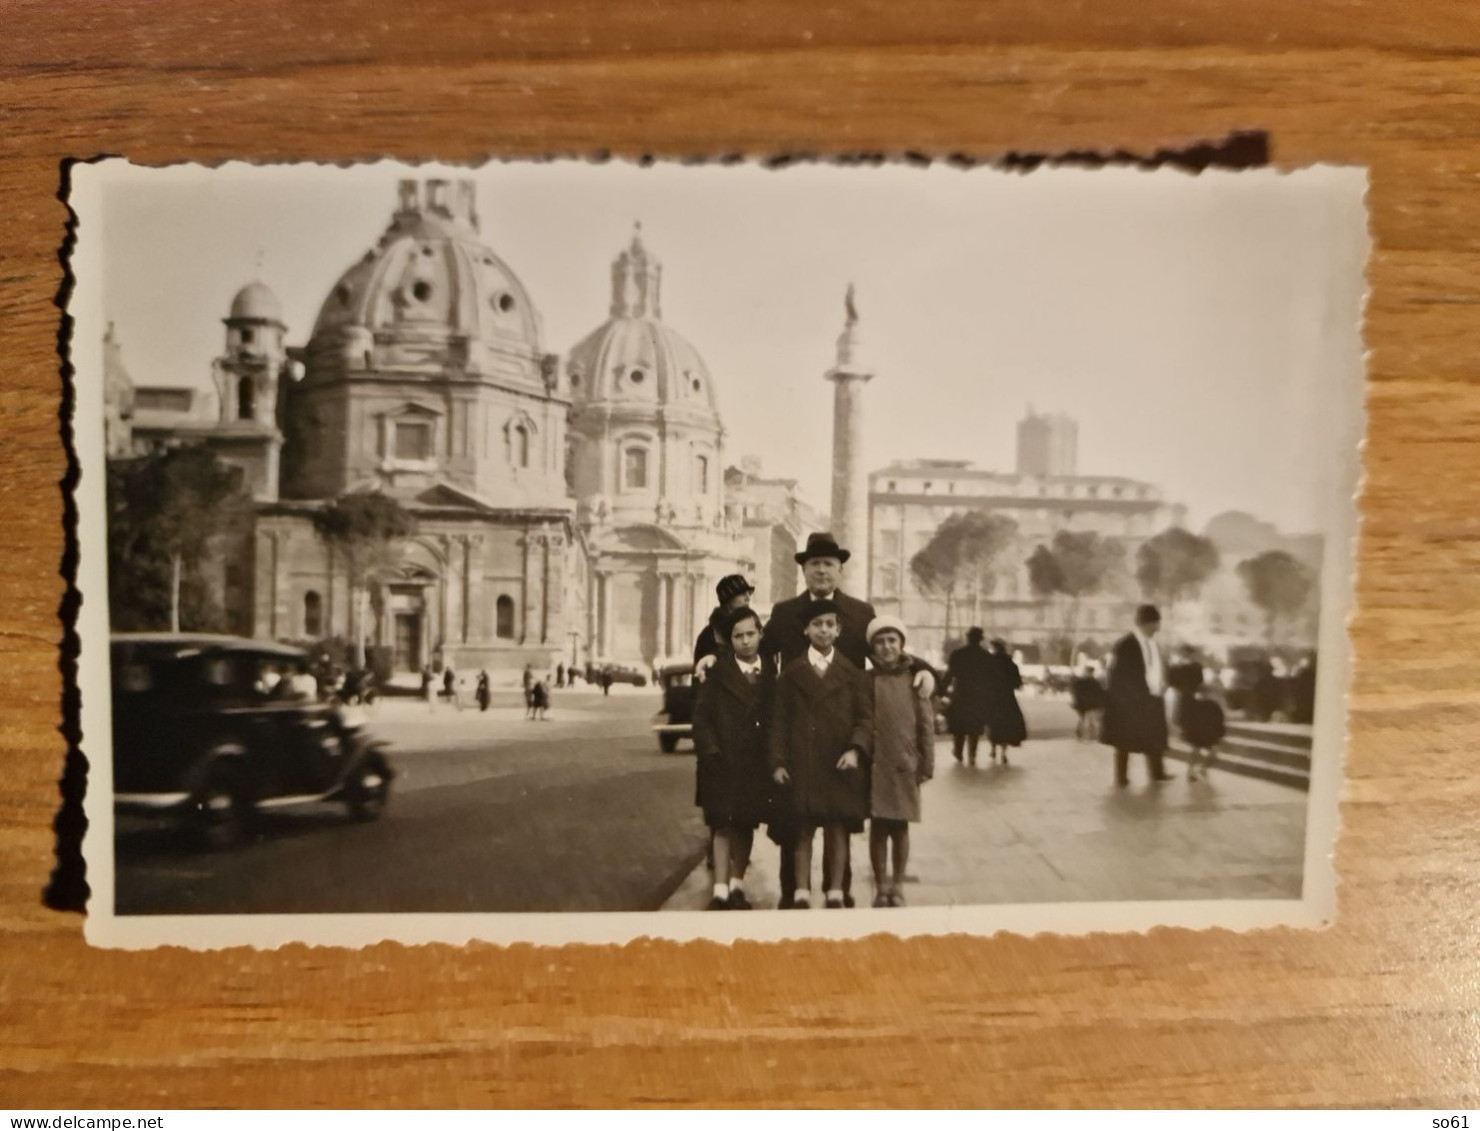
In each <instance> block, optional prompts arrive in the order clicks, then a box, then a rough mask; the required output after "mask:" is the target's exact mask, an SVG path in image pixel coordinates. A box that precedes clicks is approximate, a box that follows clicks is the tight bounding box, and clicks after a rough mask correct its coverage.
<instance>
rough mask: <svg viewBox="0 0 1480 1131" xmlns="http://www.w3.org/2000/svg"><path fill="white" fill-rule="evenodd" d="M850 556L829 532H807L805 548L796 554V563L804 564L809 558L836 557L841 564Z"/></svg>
mask: <svg viewBox="0 0 1480 1131" xmlns="http://www.w3.org/2000/svg"><path fill="white" fill-rule="evenodd" d="M852 556H853V555H852V554H850V553H849V552H848V551H847V550H845V549H843V547H841V546H839V545H838V543H837V541H836V540H835V539H834V538H833V536H832V535H831V534H808V535H807V548H806V549H805V550H803V551H801V552H800V553H799V554H797V555H796V560H797V565H805V564H806V562H807V561H808V560H809V559H811V558H837V559H838V562H839V564H841V563H843V562H846V561H847V560H848V559H849V558H851V557H852Z"/></svg>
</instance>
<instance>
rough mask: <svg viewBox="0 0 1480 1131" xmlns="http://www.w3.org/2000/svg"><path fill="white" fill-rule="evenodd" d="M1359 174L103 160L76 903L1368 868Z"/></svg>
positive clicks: (87, 314)
mask: <svg viewBox="0 0 1480 1131" xmlns="http://www.w3.org/2000/svg"><path fill="white" fill-rule="evenodd" d="M1365 189H1366V178H1365V175H1364V173H1363V172H1362V171H1361V170H1357V169H1348V168H1335V167H1316V168H1310V169H1302V170H1294V171H1283V172H1282V171H1275V170H1245V171H1238V172H1235V171H1224V170H1208V171H1205V172H1203V173H1201V174H1197V175H1193V174H1188V173H1184V172H1180V171H1176V170H1173V169H1159V170H1154V171H1148V170H1144V169H1134V168H1120V167H1113V166H1112V167H1108V168H1102V169H1095V170H1090V169H1082V168H1070V167H1057V168H1056V167H1045V168H1041V169H1039V170H1037V171H1034V172H1032V173H1026V174H1025V173H1021V172H1009V171H1005V170H1000V169H994V168H990V167H976V168H962V167H959V166H956V165H949V164H934V165H930V166H928V167H922V166H920V165H917V164H904V163H899V164H888V163H886V164H880V165H834V164H828V163H821V162H819V163H799V164H793V165H788V166H786V167H784V168H767V167H765V166H763V165H761V164H757V163H738V164H737V163H722V164H679V163H665V162H657V163H648V164H629V163H624V162H616V161H611V162H581V161H570V160H562V161H549V162H506V163H490V164H488V165H485V166H482V167H479V168H444V167H438V166H405V165H396V164H394V163H391V162H379V163H375V164H367V165H362V166H357V167H353V168H332V167H327V166H313V165H287V166H251V165H245V164H228V165H225V166H222V167H220V168H215V169H210V168H205V167H198V166H179V167H171V168H145V167H140V166H135V165H132V164H129V163H128V162H126V161H123V160H107V161H102V162H98V163H94V164H90V165H79V166H77V167H76V168H75V169H74V171H73V191H72V195H71V199H70V201H69V203H70V205H71V207H72V208H73V210H74V212H75V214H76V218H77V228H76V245H75V248H74V250H73V253H72V256H71V259H70V263H69V266H70V269H71V272H72V275H73V279H74V282H75V290H74V292H73V295H72V298H71V302H70V305H69V314H70V315H71V316H72V319H73V323H72V327H71V337H70V343H69V356H70V360H71V364H72V367H73V370H74V374H75V376H74V380H75V385H76V398H75V412H74V416H73V419H72V422H71V424H72V429H73V437H74V444H75V448H76V452H77V458H78V461H79V465H80V468H81V477H80V480H79V486H78V488H77V492H76V501H77V507H78V513H79V544H80V565H79V573H78V588H79V590H80V591H81V594H82V598H83V603H82V612H81V615H80V620H79V625H78V631H79V634H80V637H81V641H82V653H81V660H80V668H79V671H80V675H79V679H80V684H81V694H82V712H83V714H82V723H83V734H84V739H83V748H84V753H86V755H87V757H88V759H89V764H90V767H91V769H90V777H89V785H88V795H87V812H88V817H89V822H90V825H89V830H88V835H87V839H86V842H85V853H86V857H87V863H88V870H89V871H88V878H89V882H90V884H91V888H92V902H91V905H90V908H89V924H88V936H89V938H90V939H91V940H92V941H93V942H95V943H99V944H103V945H114V946H130V947H138V946H154V945H163V944H175V945H189V946H219V945H232V944H238V943H252V944H256V945H279V944H282V943H286V942H291V941H307V942H317V943H346V944H350V945H358V944H364V943H371V942H375V941H378V940H380V939H399V940H403V941H406V942H420V941H450V942H462V941H464V940H468V939H484V940H490V941H495V942H514V941H536V942H549V943H563V942H608V941H626V940H630V939H635V938H639V937H643V936H663V937H672V938H713V939H718V940H731V939H742V938H749V939H760V940H765V939H780V938H793V937H807V936H818V937H857V936H863V935H867V934H872V933H877V932H891V933H896V934H920V933H945V932H957V931H965V932H977V933H990V932H994V931H998V930H1011V931H1018V932H1023V933H1036V932H1039V931H1070V932H1082V931H1091V930H1144V929H1147V928H1150V927H1153V926H1157V925H1183V926H1193V927H1203V926H1226V927H1234V928H1249V927H1256V926H1268V925H1276V924H1293V925H1299V926H1308V927H1316V926H1320V925H1322V924H1323V923H1326V922H1328V921H1329V920H1330V917H1331V915H1332V914H1333V913H1334V907H1335V895H1334V877H1333V875H1332V872H1331V865H1330V859H1329V857H1330V852H1331V848H1332V845H1333V844H1334V838H1335V832H1336V825H1335V822H1336V798H1337V794H1338V792H1339V790H1340V786H1341V780H1342V777H1341V774H1342V766H1341V762H1342V756H1343V749H1344V740H1345V689H1346V684H1347V678H1348V672H1349V645H1348V642H1347V638H1346V625H1345V622H1346V617H1347V615H1348V613H1349V610H1350V607H1351V595H1352V587H1353V569H1352V545H1353V539H1354V536H1355V533H1356V525H1355V524H1356V517H1355V515H1356V510H1355V504H1354V495H1355V492H1356V491H1357V488H1358V484H1359V478H1360V459H1359V453H1360V445H1361V441H1362V436H1363V347H1362V335H1361V318H1362V303H1363V298H1364V282H1363V271H1364V267H1365V262H1366V255H1367V250H1368V241H1367V233H1366V212H1365V205H1364V193H1365Z"/></svg>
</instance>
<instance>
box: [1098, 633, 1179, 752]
mask: <svg viewBox="0 0 1480 1131" xmlns="http://www.w3.org/2000/svg"><path fill="white" fill-rule="evenodd" d="M1100 741H1101V742H1103V743H1104V744H1105V745H1106V746H1113V747H1115V748H1116V749H1117V750H1128V751H1130V752H1131V753H1133V754H1160V753H1161V752H1162V751H1164V750H1165V749H1166V748H1167V713H1166V706H1165V704H1164V703H1163V702H1162V700H1161V696H1159V695H1152V694H1151V689H1150V688H1149V687H1148V686H1147V684H1146V659H1145V657H1144V656H1142V654H1141V643H1140V641H1138V640H1137V639H1136V637H1135V634H1134V633H1127V634H1126V635H1125V636H1122V637H1121V638H1120V639H1119V640H1118V641H1117V642H1116V644H1115V651H1114V653H1113V654H1112V656H1111V660H1110V682H1109V685H1108V686H1107V687H1106V688H1105V721H1104V723H1103V724H1102V725H1101V727H1100Z"/></svg>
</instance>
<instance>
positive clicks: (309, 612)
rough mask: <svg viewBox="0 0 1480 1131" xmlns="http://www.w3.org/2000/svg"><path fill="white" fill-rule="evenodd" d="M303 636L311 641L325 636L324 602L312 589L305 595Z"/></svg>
mask: <svg viewBox="0 0 1480 1131" xmlns="http://www.w3.org/2000/svg"><path fill="white" fill-rule="evenodd" d="M303 635H304V636H306V637H308V638H309V639H310V640H317V639H318V638H319V637H320V636H322V635H324V600H323V598H322V597H320V596H319V595H318V594H317V593H315V592H314V591H313V590H312V589H310V590H309V591H308V592H307V593H305V594H304V595H303Z"/></svg>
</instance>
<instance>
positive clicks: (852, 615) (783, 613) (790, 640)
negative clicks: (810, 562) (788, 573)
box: [761, 591, 877, 672]
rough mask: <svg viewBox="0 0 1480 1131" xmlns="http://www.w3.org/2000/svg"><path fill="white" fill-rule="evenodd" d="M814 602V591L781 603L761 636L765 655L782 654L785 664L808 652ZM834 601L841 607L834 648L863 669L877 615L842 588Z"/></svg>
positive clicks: (772, 612) (771, 656)
mask: <svg viewBox="0 0 1480 1131" xmlns="http://www.w3.org/2000/svg"><path fill="white" fill-rule="evenodd" d="M812 602H813V597H812V595H811V594H810V593H805V592H804V593H799V594H797V595H796V596H795V597H791V598H789V599H788V600H785V601H782V602H780V603H779V604H778V605H777V606H776V607H775V608H774V609H772V610H771V619H770V620H769V621H768V622H767V623H766V631H765V635H763V636H762V637H761V655H762V656H765V657H767V658H768V659H772V658H774V657H777V656H779V657H781V666H782V667H785V666H786V665H787V664H789V663H790V662H791V661H792V660H794V659H796V658H797V657H798V656H800V655H803V654H804V653H805V652H806V651H807V646H808V643H809V641H808V640H807V621H808V619H809V617H808V615H807V612H808V609H810V607H811V605H812ZM832 602H833V604H835V605H836V606H837V607H838V627H839V632H838V639H837V642H836V643H834V645H833V647H834V648H836V649H837V650H838V651H839V652H841V653H843V655H845V656H847V657H848V662H849V663H850V664H852V665H853V666H854V667H855V668H857V669H858V670H859V671H860V672H862V671H863V666H864V663H865V661H866V660H867V659H868V638H867V637H866V636H865V633H867V632H868V626H869V622H870V621H871V620H873V619H874V617H875V616H876V615H877V614H875V612H874V607H873V606H872V605H870V604H869V603H868V602H867V601H860V600H859V599H858V598H857V597H850V596H848V594H846V593H843V592H841V591H839V592H837V593H834V594H833V596H832Z"/></svg>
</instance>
